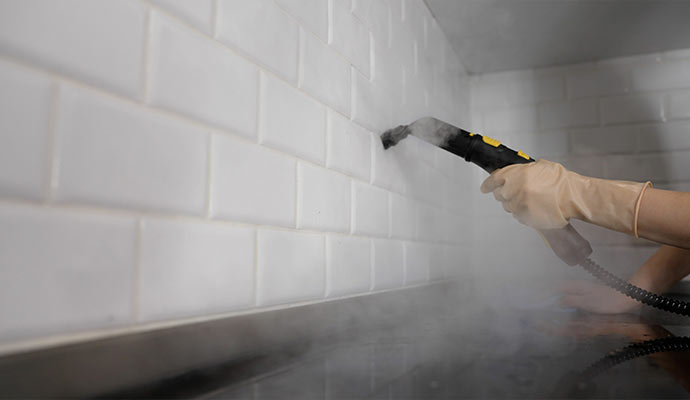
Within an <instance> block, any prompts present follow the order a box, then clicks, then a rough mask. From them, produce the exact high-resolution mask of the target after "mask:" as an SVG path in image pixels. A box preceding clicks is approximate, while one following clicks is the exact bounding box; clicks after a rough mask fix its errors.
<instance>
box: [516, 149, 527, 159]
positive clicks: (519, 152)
mask: <svg viewBox="0 0 690 400" xmlns="http://www.w3.org/2000/svg"><path fill="white" fill-rule="evenodd" d="M518 155H519V156H520V157H522V158H524V159H525V160H529V156H528V155H527V154H525V153H523V152H522V150H518Z"/></svg>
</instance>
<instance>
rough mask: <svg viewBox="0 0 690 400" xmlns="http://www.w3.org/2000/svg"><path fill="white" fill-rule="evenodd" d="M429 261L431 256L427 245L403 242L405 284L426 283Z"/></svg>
mask: <svg viewBox="0 0 690 400" xmlns="http://www.w3.org/2000/svg"><path fill="white" fill-rule="evenodd" d="M430 261H431V254H430V251H429V246H428V245H426V244H423V243H412V242H405V284H406V285H410V284H415V283H422V282H427V281H428V280H429V263H430Z"/></svg>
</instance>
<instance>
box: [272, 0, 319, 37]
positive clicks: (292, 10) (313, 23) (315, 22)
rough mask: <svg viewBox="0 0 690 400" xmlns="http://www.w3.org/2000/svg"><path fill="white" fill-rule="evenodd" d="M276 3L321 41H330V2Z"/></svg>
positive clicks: (279, 0)
mask: <svg viewBox="0 0 690 400" xmlns="http://www.w3.org/2000/svg"><path fill="white" fill-rule="evenodd" d="M276 3H277V4H278V5H279V6H280V7H282V8H283V9H284V10H286V11H287V12H288V13H289V14H290V15H292V16H293V17H295V18H297V20H298V21H299V22H300V23H301V25H302V26H304V27H305V28H306V29H308V30H309V31H310V32H311V33H313V34H315V35H316V36H318V37H319V39H321V40H322V41H324V42H326V41H327V40H328V1H324V0H276Z"/></svg>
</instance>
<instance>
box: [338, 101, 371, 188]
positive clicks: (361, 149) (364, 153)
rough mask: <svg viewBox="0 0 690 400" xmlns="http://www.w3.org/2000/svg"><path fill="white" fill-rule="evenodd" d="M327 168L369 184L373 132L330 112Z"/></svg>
mask: <svg viewBox="0 0 690 400" xmlns="http://www.w3.org/2000/svg"><path fill="white" fill-rule="evenodd" d="M326 123H327V137H328V139H327V140H328V143H327V154H326V166H327V167H328V168H331V169H335V170H337V171H340V172H342V173H345V174H348V175H352V176H354V177H356V178H359V179H361V180H363V181H366V182H368V181H369V180H370V177H371V141H372V140H378V138H377V137H373V135H372V134H371V132H369V131H367V130H366V129H364V128H362V127H360V126H358V125H357V124H355V123H353V122H351V121H350V120H348V119H347V118H345V117H343V116H342V115H340V114H339V113H337V112H334V111H332V110H328V115H327V120H326Z"/></svg>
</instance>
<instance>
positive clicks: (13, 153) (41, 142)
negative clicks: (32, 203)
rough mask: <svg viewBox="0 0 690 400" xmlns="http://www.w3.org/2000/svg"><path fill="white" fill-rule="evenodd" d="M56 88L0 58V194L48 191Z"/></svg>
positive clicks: (39, 194) (32, 194) (34, 195)
mask: <svg viewBox="0 0 690 400" xmlns="http://www.w3.org/2000/svg"><path fill="white" fill-rule="evenodd" d="M0 29H1V28H0ZM53 90H54V86H53V83H52V82H51V81H50V80H49V79H47V78H46V77H44V76H42V75H38V74H35V73H32V72H30V71H28V70H25V69H23V68H21V67H19V66H16V65H12V64H10V63H7V62H5V61H1V60H0V195H8V196H19V197H27V198H32V199H39V198H41V197H43V196H44V195H45V193H44V187H45V183H46V180H47V179H48V177H47V176H46V175H47V171H48V165H47V162H48V152H49V150H48V129H49V124H50V112H51V97H52V93H53Z"/></svg>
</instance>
